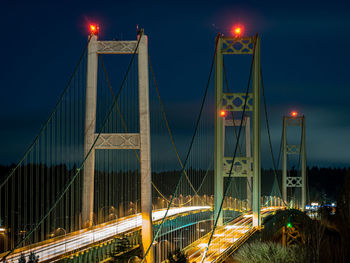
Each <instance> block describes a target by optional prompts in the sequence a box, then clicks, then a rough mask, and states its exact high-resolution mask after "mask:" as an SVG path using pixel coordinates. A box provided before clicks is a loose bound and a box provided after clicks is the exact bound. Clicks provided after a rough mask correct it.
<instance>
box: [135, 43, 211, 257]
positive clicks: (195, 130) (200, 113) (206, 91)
mask: <svg viewBox="0 0 350 263" xmlns="http://www.w3.org/2000/svg"><path fill="white" fill-rule="evenodd" d="M217 45H218V43H217V41H216V43H215V50H214V55H213V59H212V62H211V66H210V71H209V77H208V81H207V84H206V89H205V92H204V96H203V99H202V103H201V107H200V110H199V114H198V117H197V121H196V125H195V129H194V131H193V135H192V139H191V142H190V145H189V148H188V151H187V155H186V158H185V161H184V163H183V165H184V167H186V164H187V161H188V158H189V156H190V153H191V150H192V146H193V143H194V139H195V137H196V135H197V130H198V127H199V122H200V120H201V116H202V113H203V108H204V104H205V101H206V97H207V93H208V89H209V84H210V80H211V75H212V72H213V68H214V63H215V58H216V50H217ZM183 171H184V168H182V169H181V172H180V173H181V176H180V178H179V180H178V183H177V185H176V187H175V191H174V193H176V192H177V190H178V188H179V185H180V182H181V179H182V177H183V175H184V172H183ZM174 198H175V194H174V195H172V197H171V199H170V203H169V205H168V208H167V211H166V212H165V215H164V217H163V219H162V222H161V224H160V226H159V228H158V230H157V232H156V234H155V235H154V237H153V240H152V242H151V244H150V245H149V247H148V248H147V250H146V253H145V255H144V258H143V259H142V261H141V263H143V262H144V261H145V259H146V256H147V254H148V253H149V251H150V249H151V247H152V246H153V243H154V241H155V240H156V238H157V237H158V235H159V233H160V231H161V229H162V227H163V224H164V222H165V218H166V217H167V215H168V212H169V210H170V206H171V204H172V202H173V200H174Z"/></svg>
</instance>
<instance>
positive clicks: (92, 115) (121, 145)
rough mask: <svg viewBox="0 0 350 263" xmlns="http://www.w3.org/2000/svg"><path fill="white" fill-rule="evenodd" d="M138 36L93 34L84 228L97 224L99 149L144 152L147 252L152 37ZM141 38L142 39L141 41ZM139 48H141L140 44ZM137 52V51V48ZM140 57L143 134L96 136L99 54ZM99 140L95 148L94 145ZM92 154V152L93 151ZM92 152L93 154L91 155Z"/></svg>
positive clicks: (148, 241)
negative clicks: (111, 38)
mask: <svg viewBox="0 0 350 263" xmlns="http://www.w3.org/2000/svg"><path fill="white" fill-rule="evenodd" d="M142 33H143V30H142V31H141V32H140V34H138V40H137V41H136V40H135V41H100V40H98V37H97V34H93V33H92V35H91V39H90V42H89V45H88V57H87V83H86V105H85V109H86V112H85V138H84V156H87V155H88V157H87V159H86V161H85V165H84V179H83V200H82V202H83V204H82V205H83V207H82V222H83V227H84V228H86V227H90V226H92V224H93V203H94V172H95V150H96V149H104V150H112V149H119V150H128V149H139V150H140V168H141V213H142V244H143V248H144V250H146V249H147V248H148V247H149V246H150V244H151V242H152V188H151V180H152V179H151V154H150V116H149V79H148V76H149V74H148V38H147V36H146V35H144V34H142ZM140 38H141V39H140ZM138 41H139V45H138V48H137V43H138ZM136 48H137V50H136V51H135V49H136ZM134 52H136V53H137V57H138V81H139V92H138V93H139V94H138V95H139V122H140V131H139V133H106V134H103V133H101V134H100V136H99V137H98V133H96V104H97V72H98V71H97V69H98V55H99V54H134ZM96 138H97V141H96V143H95V146H94V148H92V147H93V145H94V142H95V140H96ZM90 151H91V152H90ZM89 153H90V154H89ZM146 260H147V262H148V263H150V262H153V251H152V249H151V250H150V251H149V253H148V255H147V258H146Z"/></svg>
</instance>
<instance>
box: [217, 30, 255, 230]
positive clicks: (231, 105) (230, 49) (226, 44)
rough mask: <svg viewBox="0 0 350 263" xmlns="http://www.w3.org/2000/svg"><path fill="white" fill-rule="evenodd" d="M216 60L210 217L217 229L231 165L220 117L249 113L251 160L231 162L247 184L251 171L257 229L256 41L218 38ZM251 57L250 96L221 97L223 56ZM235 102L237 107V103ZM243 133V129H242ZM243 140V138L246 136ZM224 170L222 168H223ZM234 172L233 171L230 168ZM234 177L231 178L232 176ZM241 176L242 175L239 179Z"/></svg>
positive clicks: (244, 158) (242, 159) (247, 155)
mask: <svg viewBox="0 0 350 263" xmlns="http://www.w3.org/2000/svg"><path fill="white" fill-rule="evenodd" d="M216 41H217V42H216V45H217V47H216V58H215V151H214V155H215V158H214V217H215V218H216V217H218V218H219V219H218V225H222V224H223V212H222V211H221V212H220V204H221V201H222V199H223V195H224V193H223V192H224V191H223V187H224V186H223V181H224V176H225V174H226V175H227V171H224V169H226V170H227V169H230V167H228V166H229V165H231V164H228V163H226V162H227V161H228V160H231V162H232V158H233V157H232V156H231V157H224V127H225V126H230V125H225V121H226V120H225V118H224V117H223V116H221V115H220V113H221V111H225V112H233V111H235V112H237V111H240V112H243V111H244V109H245V111H246V112H252V119H253V156H252V157H250V156H249V155H250V154H248V153H246V157H239V158H235V164H237V165H239V166H240V167H241V171H242V170H246V173H245V175H246V177H247V179H248V180H249V176H250V174H251V167H252V170H253V200H252V210H253V226H254V227H259V226H260V225H261V215H260V205H261V204H260V195H261V194H260V192H261V186H260V177H261V157H260V148H261V147H260V146H261V136H260V126H261V120H260V100H261V96H260V89H261V88H260V84H261V76H260V72H261V71H260V38H259V36H258V35H256V36H254V37H240V36H238V37H224V36H222V35H218V37H217V38H216ZM243 54H250V55H253V69H252V73H253V75H252V77H253V92H251V93H247V94H246V93H224V92H223V55H243ZM237 101H238V102H239V103H237ZM246 129H247V127H246ZM246 136H247V134H246ZM224 167H226V168H224ZM234 168H235V167H234ZM233 170H235V169H233ZM233 176H234V175H233ZM240 176H242V174H241V175H240Z"/></svg>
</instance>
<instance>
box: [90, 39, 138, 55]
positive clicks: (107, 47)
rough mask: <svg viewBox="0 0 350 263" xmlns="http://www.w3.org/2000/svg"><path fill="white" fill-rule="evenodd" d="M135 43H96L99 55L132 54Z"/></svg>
mask: <svg viewBox="0 0 350 263" xmlns="http://www.w3.org/2000/svg"><path fill="white" fill-rule="evenodd" d="M136 45H137V41H98V48H97V53H99V54H133V53H134V52H135V48H136Z"/></svg>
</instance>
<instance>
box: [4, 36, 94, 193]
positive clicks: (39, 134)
mask: <svg viewBox="0 0 350 263" xmlns="http://www.w3.org/2000/svg"><path fill="white" fill-rule="evenodd" d="M91 37H92V35H90V36H89V39H88V41H87V43H86V45H85V47H84V49H83V52H82V53H81V55H80V57H79V60H78V63H77V64H76V66H75V68H74V70H73V73H72V75H71V76H70V78H69V80H68V83H67V85H66V88H65V89H64V90H63V92H62V94H61V96H60V98H59V99H58V101H57V103H56V105H55V107H54V108H53V110H52V111H51V113H50V115H49V118H48V119H47V120H46V121H45V123H44V124H43V126H42V127H41V129H40V130H39V133H38V134H37V136H36V137H35V139H34V141H33V142H32V144H31V145H30V146H29V147H28V149H27V150H26V151H25V153H24V155H23V157H22V159H21V160H20V161H19V162H18V163H17V165H16V166H15V167H14V168H13V169H12V171H11V172H10V173H9V175H8V176H6V177H5V179H4V180H3V181H2V182H1V184H0V190H1V188H2V187H3V186H4V185H5V183H6V182H7V181H8V180H9V179H10V178H11V177H12V175H13V174H14V173H15V171H16V170H17V169H18V167H19V166H20V165H21V164H22V163H23V161H24V159H25V158H26V157H27V156H28V154H29V153H30V151H31V150H32V149H33V147H34V145H35V144H36V143H37V141H38V140H39V138H40V136H41V135H42V133H43V132H44V130H45V128H46V127H47V125H48V124H49V122H50V120H51V119H52V118H53V116H54V115H55V113H56V111H57V109H58V106H59V105H60V104H61V102H62V100H63V98H64V96H65V94H66V93H67V91H68V89H69V87H70V84H71V82H72V80H73V78H74V76H75V73H76V72H77V70H78V68H79V65H80V63H81V61H82V60H83V58H84V55H85V53H86V50H87V47H88V46H89V43H90V40H91Z"/></svg>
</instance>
